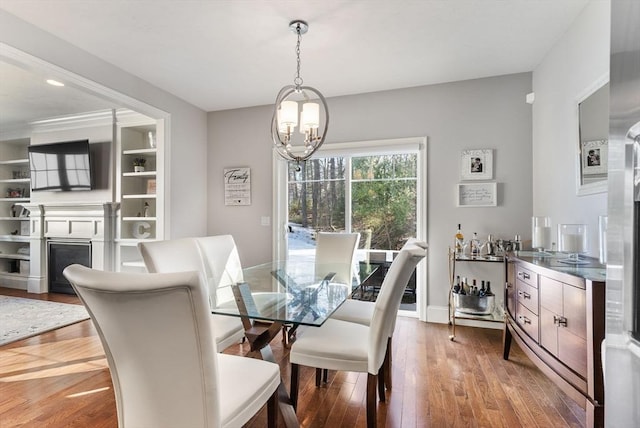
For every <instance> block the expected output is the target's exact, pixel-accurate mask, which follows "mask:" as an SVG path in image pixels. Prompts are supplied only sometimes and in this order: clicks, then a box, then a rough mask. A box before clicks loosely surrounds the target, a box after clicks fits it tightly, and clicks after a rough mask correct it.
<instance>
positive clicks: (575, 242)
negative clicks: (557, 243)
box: [561, 233, 586, 253]
mask: <svg viewBox="0 0 640 428" xmlns="http://www.w3.org/2000/svg"><path fill="white" fill-rule="evenodd" d="M561 239H562V241H561V244H562V251H565V252H567V253H584V252H585V250H586V248H585V247H584V239H583V236H582V235H581V234H578V233H565V234H563V235H562V237H561Z"/></svg>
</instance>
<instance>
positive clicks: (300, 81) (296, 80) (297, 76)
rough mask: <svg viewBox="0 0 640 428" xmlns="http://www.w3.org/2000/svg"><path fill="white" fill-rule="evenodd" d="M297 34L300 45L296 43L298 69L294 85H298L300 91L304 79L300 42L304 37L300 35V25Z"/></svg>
mask: <svg viewBox="0 0 640 428" xmlns="http://www.w3.org/2000/svg"><path fill="white" fill-rule="evenodd" d="M296 34H297V35H298V43H296V58H297V68H296V77H295V79H293V83H295V85H296V91H297V92H299V91H300V86H302V82H303V80H302V77H300V40H301V39H302V36H301V34H300V24H298V27H297V28H296Z"/></svg>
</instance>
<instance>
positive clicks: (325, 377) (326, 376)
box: [322, 369, 329, 383]
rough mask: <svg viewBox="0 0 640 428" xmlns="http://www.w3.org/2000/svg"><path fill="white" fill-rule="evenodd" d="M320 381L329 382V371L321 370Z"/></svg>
mask: <svg viewBox="0 0 640 428" xmlns="http://www.w3.org/2000/svg"><path fill="white" fill-rule="evenodd" d="M322 381H323V382H324V383H327V382H328V381H329V369H322Z"/></svg>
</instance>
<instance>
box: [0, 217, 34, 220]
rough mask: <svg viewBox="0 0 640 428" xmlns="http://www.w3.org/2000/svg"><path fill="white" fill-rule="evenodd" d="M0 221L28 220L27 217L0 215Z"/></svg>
mask: <svg viewBox="0 0 640 428" xmlns="http://www.w3.org/2000/svg"><path fill="white" fill-rule="evenodd" d="M0 221H29V217H0Z"/></svg>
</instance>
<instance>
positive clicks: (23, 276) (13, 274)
mask: <svg viewBox="0 0 640 428" xmlns="http://www.w3.org/2000/svg"><path fill="white" fill-rule="evenodd" d="M0 275H2V276H5V277H13V278H20V279H27V278H28V277H29V275H27V274H24V273H18V272H4V271H0Z"/></svg>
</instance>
